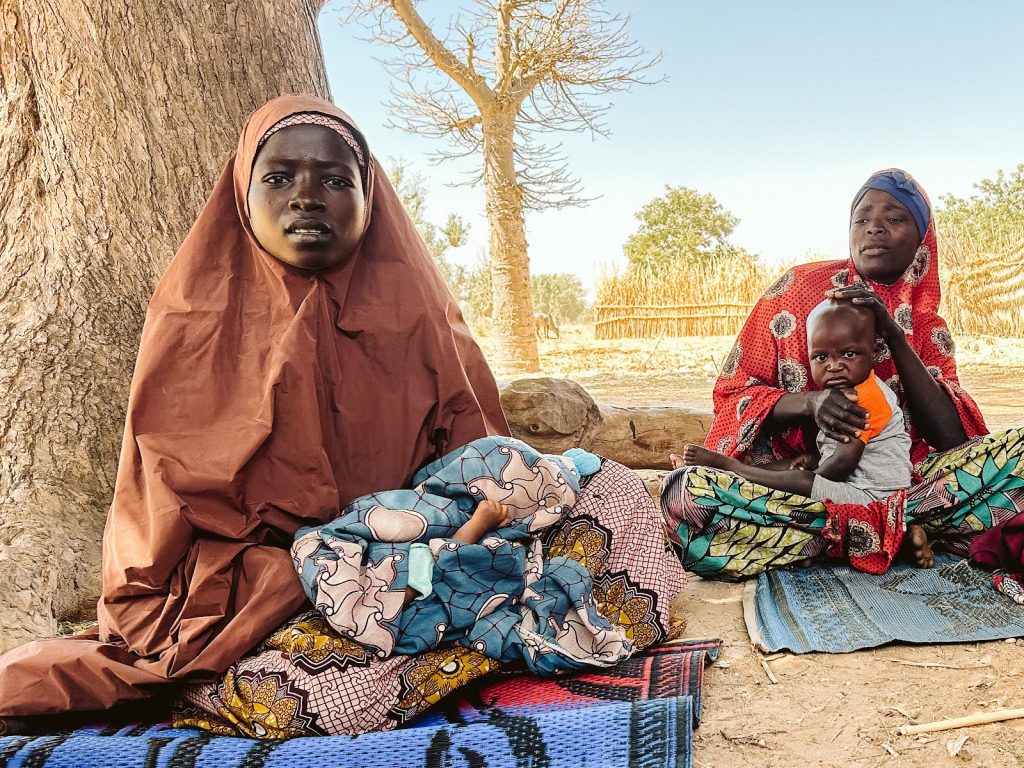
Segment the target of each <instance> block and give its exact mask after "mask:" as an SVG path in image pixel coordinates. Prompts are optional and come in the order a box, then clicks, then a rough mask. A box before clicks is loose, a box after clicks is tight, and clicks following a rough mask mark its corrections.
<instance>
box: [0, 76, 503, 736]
mask: <svg viewBox="0 0 1024 768" xmlns="http://www.w3.org/2000/svg"><path fill="white" fill-rule="evenodd" d="M488 434H508V428H507V425H506V423H505V419H504V417H503V415H502V413H501V408H500V405H499V402H498V391H497V387H496V385H495V382H494V379H493V377H492V375H491V372H490V370H489V369H488V367H487V364H486V362H485V361H484V359H483V356H482V354H481V353H480V350H479V348H478V347H477V345H476V344H475V342H474V341H473V339H472V338H471V336H470V333H469V330H468V329H467V327H466V324H465V323H464V321H463V319H462V316H461V314H460V312H459V310H458V307H457V306H456V305H455V303H454V302H453V300H452V298H451V295H450V294H449V292H448V290H447V289H446V287H445V285H444V283H443V282H442V280H441V277H440V276H439V274H438V272H437V270H436V268H435V267H434V264H433V262H432V260H431V258H430V256H429V254H428V253H427V251H426V249H425V247H424V245H423V243H422V240H421V239H420V238H419V236H418V235H417V233H416V231H415V229H414V227H413V225H412V223H411V221H410V220H409V218H408V216H407V215H406V214H405V212H404V211H403V209H402V207H401V205H400V203H399V201H398V198H397V196H396V195H395V192H394V190H393V189H392V188H391V186H390V185H389V184H388V181H387V179H386V178H385V176H384V175H383V174H382V173H380V172H379V170H378V166H377V163H376V161H375V159H374V158H373V156H372V155H371V154H370V152H369V149H368V147H367V145H366V142H365V140H364V138H363V136H362V134H361V133H360V132H359V130H358V128H357V127H356V126H355V124H354V123H353V122H352V120H351V119H350V118H349V117H348V116H346V115H345V114H344V113H343V112H341V111H340V110H339V109H337V108H336V107H335V106H334V105H332V104H330V103H328V102H325V101H322V100H319V99H315V98H312V97H306V96H285V97H282V98H279V99H275V100H274V101H271V102H270V103H268V104H266V105H265V106H263V107H262V108H260V109H259V110H257V111H256V112H255V113H254V114H253V115H252V117H251V118H250V119H249V121H248V123H247V124H246V126H245V129H244V131H243V132H242V136H241V140H240V141H239V145H238V151H237V153H236V154H235V155H234V157H232V158H231V160H229V162H228V165H227V168H226V169H225V170H224V172H223V173H222V174H221V176H220V179H219V180H218V181H217V184H216V186H215V187H214V190H213V192H212V194H211V195H210V199H209V201H208V202H207V204H206V206H205V207H204V209H203V211H202V212H201V213H200V215H199V218H198V220H197V221H196V223H195V225H194V226H193V227H192V230H191V232H190V233H189V235H188V237H187V238H186V239H185V242H184V244H183V245H182V247H181V250H180V251H179V252H178V254H177V256H176V257H175V258H174V260H173V261H172V263H171V265H170V267H169V268H168V270H167V273H166V274H165V275H164V277H163V278H162V279H161V281H160V283H159V285H158V286H157V289H156V292H155V294H154V296H153V299H152V301H151V303H150V306H149V311H148V314H147V317H146V323H145V327H144V329H143V334H142V342H141V346H140V349H139V356H138V360H137V363H136V369H135V375H134V377H133V380H132V386H131V395H130V397H129V402H128V413H127V422H126V425H125V432H124V442H123V445H122V449H121V463H120V467H119V469H118V476H117V485H116V489H115V492H114V499H113V503H112V505H111V508H110V513H109V516H108V519H107V525H106V530H105V533H104V538H103V579H104V582H103V594H102V597H101V599H100V602H99V606H98V614H99V626H98V629H97V631H96V633H93V634H91V635H88V636H82V637H77V638H68V639H56V640H43V641H36V642H33V643H29V644H27V645H24V646H22V647H20V648H17V649H15V650H13V651H11V652H10V653H8V654H7V655H6V656H5V657H3V658H2V659H0V718H4V717H5V716H6V717H8V718H16V717H19V716H31V715H41V714H53V713H62V712H68V711H75V710H79V711H81V710H101V709H106V708H108V707H110V706H112V705H114V704H117V703H119V702H125V701H130V700H135V699H141V698H145V697H148V696H151V695H153V694H154V693H157V692H159V691H161V690H162V689H164V688H166V686H167V684H168V683H178V682H192V681H203V680H214V679H216V678H217V677H218V676H219V675H220V674H221V673H223V672H224V671H225V670H226V669H227V668H228V666H229V665H230V664H231V663H232V662H235V661H236V660H237V659H239V657H241V656H242V655H243V654H245V653H246V652H247V651H249V650H250V649H251V648H253V647H254V646H256V645H257V643H259V642H260V641H261V640H264V638H266V637H267V635H268V634H269V633H270V632H271V631H272V630H273V629H274V628H275V627H278V626H279V625H281V624H282V622H285V621H286V620H288V619H289V618H290V617H293V616H294V615H295V614H296V612H297V611H298V610H299V609H300V608H301V607H302V606H304V605H305V604H306V599H305V596H304V594H303V591H302V589H301V587H300V585H299V582H298V579H297V578H296V575H295V570H294V568H293V566H292V563H291V559H290V555H289V552H288V547H289V545H290V544H291V541H292V536H293V534H294V533H295V531H296V530H297V529H298V528H300V527H302V526H309V525H317V524H321V523H324V522H326V521H328V520H330V519H332V518H333V517H335V516H336V515H337V514H338V510H339V509H341V508H342V507H344V505H345V504H346V503H347V502H349V501H350V500H352V499H353V498H355V497H357V496H360V495H362V494H365V493H368V492H371V491H377V490H383V489H388V488H396V487H402V486H404V485H405V484H407V482H408V481H409V479H410V477H411V476H412V475H413V473H414V472H415V471H416V470H417V469H419V468H420V467H421V466H422V465H423V464H425V463H426V462H428V461H430V460H432V459H434V458H437V457H439V456H441V455H442V454H444V453H445V452H446V451H447V450H448V449H450V448H453V447H456V446H460V445H463V444H465V443H467V442H469V441H470V440H472V439H474V438H478V437H481V436H484V435H488ZM0 723H3V720H2V719H0ZM2 731H3V728H0V732H2Z"/></svg>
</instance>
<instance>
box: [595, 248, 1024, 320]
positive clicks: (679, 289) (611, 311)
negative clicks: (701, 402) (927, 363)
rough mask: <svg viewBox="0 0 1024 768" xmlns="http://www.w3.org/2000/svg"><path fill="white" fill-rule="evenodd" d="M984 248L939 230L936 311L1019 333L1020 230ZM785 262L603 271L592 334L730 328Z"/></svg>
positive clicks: (1023, 311) (1022, 304) (1022, 296)
mask: <svg viewBox="0 0 1024 768" xmlns="http://www.w3.org/2000/svg"><path fill="white" fill-rule="evenodd" d="M1011 243H1012V245H1011ZM987 248H988V249H990V250H995V251H996V253H986V252H984V251H983V250H982V249H981V247H980V246H979V245H978V244H976V243H975V242H974V241H972V240H970V239H969V238H959V237H957V236H956V233H954V232H946V233H943V240H942V246H941V250H940V263H941V267H940V272H939V274H940V277H941V280H942V307H941V309H940V312H941V313H942V316H943V317H944V318H945V319H946V322H947V323H949V326H950V328H951V329H952V330H953V333H954V334H955V335H971V336H976V335H987V336H1002V337H1005V338H1024V233H1022V234H1020V235H1017V234H1012V235H1009V236H1007V237H1005V238H1004V239H1003V240H1002V241H1001V242H1000V243H997V244H996V245H989V246H987ZM784 269H785V267H783V266H776V267H765V266H764V265H761V264H759V263H758V262H756V261H750V260H749V259H743V258H727V259H722V260H720V261H718V262H715V263H711V264H699V265H696V266H693V267H689V268H686V269H677V270H674V271H666V270H661V271H658V270H643V269H637V268H635V267H634V268H632V269H628V270H626V271H624V272H621V273H618V272H612V273H607V274H604V275H602V276H601V277H600V278H599V280H598V285H597V296H596V301H595V303H594V336H595V338H597V339H622V338H641V339H642V338H656V337H658V336H661V335H665V336H732V335H735V334H736V333H738V332H739V330H740V328H741V327H742V325H743V321H744V320H745V319H746V317H747V314H748V313H749V312H750V309H751V307H753V305H754V303H755V302H756V301H757V300H758V299H759V298H760V297H761V295H762V294H763V293H764V290H765V289H766V288H767V287H768V286H769V285H770V284H771V283H772V281H773V280H775V279H776V278H778V276H779V275H780V274H782V272H783V271H784Z"/></svg>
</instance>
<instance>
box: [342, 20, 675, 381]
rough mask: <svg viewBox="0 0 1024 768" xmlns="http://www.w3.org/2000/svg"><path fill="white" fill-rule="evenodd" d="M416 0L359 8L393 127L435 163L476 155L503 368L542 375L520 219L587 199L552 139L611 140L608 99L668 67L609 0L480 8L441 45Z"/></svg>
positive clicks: (452, 26)
mask: <svg viewBox="0 0 1024 768" xmlns="http://www.w3.org/2000/svg"><path fill="white" fill-rule="evenodd" d="M425 5H426V4H425V3H420V4H417V3H415V2H414V0H354V2H353V9H354V10H353V16H354V17H357V18H360V19H362V20H364V21H365V22H368V23H369V24H371V25H372V27H373V30H374V39H375V40H377V41H379V42H382V43H384V44H386V45H389V46H393V47H394V49H395V50H396V51H397V53H395V55H393V56H390V57H389V58H387V59H386V62H385V63H386V65H387V67H388V69H389V71H390V72H391V73H392V74H393V75H394V77H395V78H396V85H395V87H393V89H392V92H393V95H394V98H393V99H392V101H391V102H390V103H389V106H390V107H391V109H392V110H393V111H394V113H395V116H396V118H397V119H396V120H395V121H394V122H395V124H396V125H397V126H399V127H402V128H405V129H407V130H410V131H413V132H415V133H419V134H422V135H425V136H431V137H437V138H444V139H447V140H448V141H449V142H450V143H449V144H448V145H446V146H444V147H443V148H441V149H439V150H438V151H437V155H436V157H437V159H443V158H451V157H464V156H468V155H472V156H479V159H480V165H479V173H478V174H477V175H476V176H474V178H473V179H472V181H474V182H479V181H480V180H482V182H483V187H484V194H485V197H486V200H485V207H486V211H487V222H488V227H489V250H490V263H491V283H492V286H493V292H494V303H493V317H494V321H495V328H496V329H497V333H498V350H497V357H496V359H495V360H494V361H493V362H494V363H495V364H496V365H497V366H498V367H499V368H511V369H515V370H521V371H536V370H538V368H539V365H538V357H537V341H536V338H535V336H534V325H533V307H532V304H531V301H530V275H529V258H528V256H527V250H526V233H525V229H524V220H523V212H524V210H530V209H542V208H549V207H561V206H567V205H579V204H581V203H583V202H585V200H584V199H583V198H582V196H581V194H580V188H579V184H578V181H577V180H576V179H575V178H574V177H573V175H572V174H571V173H570V171H569V167H568V163H567V162H566V158H565V156H564V155H563V154H562V153H561V151H560V149H559V147H558V146H557V145H551V144H550V143H546V137H545V135H544V134H546V133H548V132H551V131H581V130H583V131H591V132H593V133H595V134H605V133H606V129H605V127H604V126H603V124H602V123H601V118H602V116H603V115H604V114H605V112H606V111H607V109H608V103H607V101H606V100H605V99H603V98H602V97H604V96H606V95H607V94H610V93H612V92H615V91H623V90H627V89H629V88H630V87H631V86H632V85H634V84H636V83H640V82H645V80H644V78H645V76H646V74H647V72H648V71H649V69H650V68H651V67H652V66H653V65H654V64H655V63H656V62H657V61H658V60H659V58H660V56H653V57H652V56H648V55H647V54H645V52H644V50H643V48H642V47H641V46H639V45H638V44H637V43H635V42H634V41H632V40H631V39H630V37H629V35H628V34H627V32H626V25H627V23H628V21H629V16H628V15H621V14H612V13H608V12H607V11H605V10H604V7H603V5H604V4H603V3H602V2H601V1H600V0H555V1H550V0H473V2H472V3H471V4H470V5H471V8H472V10H463V11H461V12H460V15H459V16H457V17H456V18H454V19H453V20H452V21H451V22H450V23H449V25H448V28H447V29H446V30H445V32H444V34H443V35H442V36H438V33H436V32H435V31H434V29H432V28H431V26H430V25H429V24H428V23H427V22H426V21H425V20H424V18H423V16H422V15H421V14H420V13H419V11H418V10H417V9H418V8H422V7H424V6H425Z"/></svg>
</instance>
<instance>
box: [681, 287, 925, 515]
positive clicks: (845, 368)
mask: <svg viewBox="0 0 1024 768" xmlns="http://www.w3.org/2000/svg"><path fill="white" fill-rule="evenodd" d="M874 351H875V316H874V314H873V313H872V312H871V310H869V309H867V308H866V307H861V306H858V305H856V304H851V303H850V302H848V301H835V300H833V299H826V300H825V301H823V302H822V303H821V304H819V305H818V306H816V307H815V308H814V309H813V310H811V313H810V314H809V315H808V316H807V353H808V357H809V358H810V363H811V366H810V367H811V378H812V379H813V380H814V383H815V384H817V385H818V386H819V387H821V388H822V389H831V388H834V387H842V388H847V389H849V388H852V389H854V390H855V391H856V392H857V405H858V406H860V407H862V408H864V409H866V410H867V411H868V414H869V415H868V418H867V422H868V423H867V427H866V428H865V429H863V430H862V431H861V433H860V435H859V436H858V439H855V440H849V441H848V442H845V443H841V442H837V441H836V440H833V439H832V438H828V437H825V436H824V435H823V434H821V433H819V434H818V437H817V440H816V443H817V448H818V451H819V454H820V455H819V456H818V457H814V456H810V455H808V456H801V457H799V458H798V459H794V460H792V461H790V462H789V463H788V468H785V469H772V468H768V467H763V466H752V465H750V464H745V463H744V462H742V461H740V460H739V459H734V458H732V457H730V456H726V455H724V454H722V453H718V452H717V451H712V450H710V449H708V448H704V447H703V446H699V445H687V446H685V447H684V448H683V454H682V456H678V455H676V454H673V455H672V465H673V466H675V467H680V466H703V467H715V468H717V469H724V470H726V471H728V472H733V473H735V474H737V475H739V476H740V477H743V478H745V479H747V480H750V481H751V482H754V483H758V484H759V485H763V486H766V487H768V488H774V489H776V490H779V491H785V492H787V493H797V494H800V495H801V496H806V497H808V498H812V499H815V500H817V501H823V500H825V499H828V500H830V501H832V502H834V503H836V504H870V503H871V502H872V501H876V500H878V499H884V498H885V497H886V496H889V495H890V494H892V493H895V492H896V491H898V490H900V489H901V488H909V487H910V473H911V465H910V435H908V434H907V429H906V426H905V424H904V422H903V411H902V410H901V409H900V407H899V404H898V402H897V398H896V394H895V393H894V392H893V391H892V390H891V389H890V388H889V387H888V386H886V384H885V382H882V381H879V380H878V379H877V378H876V377H875V373H874V371H873V370H872V357H873V355H874Z"/></svg>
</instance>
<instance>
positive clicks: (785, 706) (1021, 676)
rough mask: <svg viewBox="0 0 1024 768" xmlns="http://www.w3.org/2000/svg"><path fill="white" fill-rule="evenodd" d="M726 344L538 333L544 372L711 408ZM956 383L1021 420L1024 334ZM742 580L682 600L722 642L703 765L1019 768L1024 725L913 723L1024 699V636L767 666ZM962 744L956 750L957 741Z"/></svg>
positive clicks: (700, 743)
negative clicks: (932, 726) (929, 730)
mask: <svg viewBox="0 0 1024 768" xmlns="http://www.w3.org/2000/svg"><path fill="white" fill-rule="evenodd" d="M731 343H732V339H727V338H712V339H662V340H661V341H660V342H658V343H657V344H656V343H655V341H654V340H650V341H616V342H596V341H594V340H593V337H592V334H591V333H590V332H589V330H588V329H581V328H568V329H565V330H564V332H563V334H562V339H558V340H554V339H553V340H550V341H547V340H545V341H542V342H541V354H542V365H543V368H544V372H545V374H546V375H554V376H565V377H568V378H573V379H575V380H576V381H579V382H580V383H581V384H583V386H584V387H586V388H587V389H588V390H589V391H590V392H591V394H593V395H594V397H595V399H597V400H600V401H603V402H608V403H612V404H616V405H658V404H680V405H689V406H695V407H703V408H710V406H711V386H712V384H713V381H714V377H715V375H716V373H717V371H718V368H719V365H720V363H721V361H722V360H723V359H724V357H725V355H726V354H727V353H728V351H729V348H730V345H731ZM957 359H958V361H959V365H960V374H961V381H962V383H963V384H964V386H965V387H966V388H967V389H968V390H969V391H970V392H971V393H972V394H974V396H975V397H976V398H977V399H978V402H979V403H980V405H981V408H982V411H983V412H984V413H985V415H986V417H987V419H988V423H989V427H990V428H991V429H993V430H999V429H1005V428H1007V427H1011V426H1024V386H1022V382H1024V340H1004V339H993V338H977V339H961V340H960V344H959V349H958V355H957ZM741 592H742V586H741V585H734V584H722V583H717V582H709V581H701V580H699V579H692V580H691V583H690V588H689V589H688V590H687V591H686V593H685V594H684V596H683V597H682V598H681V600H680V601H679V604H678V606H677V607H678V610H679V612H681V613H682V614H683V615H684V616H685V617H686V619H687V622H688V627H687V631H686V634H687V635H688V636H691V637H720V638H722V639H723V640H724V641H725V645H724V648H723V651H722V655H721V659H720V662H719V663H718V664H717V665H715V666H712V667H710V668H709V669H708V671H707V681H706V686H705V700H704V701H705V703H704V721H703V723H702V725H701V727H700V729H699V731H698V735H697V741H696V747H695V764H696V766H697V768H754V767H760V766H766V767H767V766H772V767H777V768H784V767H787V766H796V765H801V766H858V767H859V766H864V768H875V767H876V766H901V767H902V766H929V767H930V766H943V765H974V766H992V767H994V768H1003V767H1004V766H1005V767H1011V766H1022V767H1024V719H1020V720H1017V721H1013V722H1009V723H1004V724H992V725H983V726H977V727H973V728H968V729H963V730H958V731H945V732H940V733H933V734H930V735H926V736H920V737H908V736H899V735H898V734H897V730H898V728H899V727H900V726H901V725H903V724H905V723H908V722H929V721H933V720H939V719H943V718H948V717H957V716H962V715H965V714H970V713H972V712H979V711H986V710H992V709H1000V708H1016V707H1024V640H1021V641H1019V642H1018V643H1016V644H1015V643H1013V642H1012V641H1011V642H1009V643H1007V642H990V643H980V644H969V645H961V644H950V645H933V646H910V645H890V646H885V647H883V648H879V649H874V650H866V651H858V652H856V653H850V654H840V655H830V654H807V655H803V656H794V655H790V654H786V655H784V656H782V657H780V658H778V659H775V660H773V661H770V662H767V663H768V665H769V667H770V668H771V670H772V673H773V674H774V675H775V677H776V678H777V680H778V683H772V682H771V681H770V680H769V678H768V675H767V673H766V672H765V670H764V669H763V667H762V666H761V663H760V661H759V659H760V658H761V657H760V654H759V653H758V652H756V651H755V650H754V649H753V647H752V646H751V644H750V640H749V638H748V636H747V632H746V628H745V627H744V624H743V617H742V609H741V602H740V596H741ZM964 735H966V736H967V737H968V738H967V741H966V742H965V743H964V744H963V745H962V746H961V748H960V751H959V753H958V754H957V755H956V756H955V757H951V756H950V752H951V751H953V749H954V748H955V747H956V741H957V739H958V738H960V737H962V736H964Z"/></svg>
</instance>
